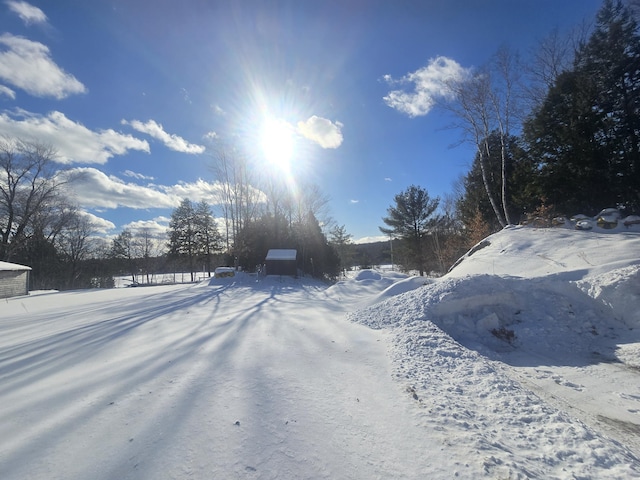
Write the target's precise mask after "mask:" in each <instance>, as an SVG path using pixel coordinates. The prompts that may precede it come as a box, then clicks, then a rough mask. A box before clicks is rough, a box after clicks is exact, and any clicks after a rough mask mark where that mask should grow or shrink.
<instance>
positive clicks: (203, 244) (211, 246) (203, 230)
mask: <svg viewBox="0 0 640 480" xmlns="http://www.w3.org/2000/svg"><path fill="white" fill-rule="evenodd" d="M194 220H195V241H196V249H197V252H198V254H199V256H200V257H202V259H203V260H204V265H205V267H206V270H207V273H208V275H209V276H211V259H212V256H213V255H214V254H215V253H216V252H219V251H221V250H222V236H221V235H220V233H219V232H218V227H217V225H216V222H215V218H214V217H213V213H212V212H211V207H210V206H209V204H207V202H204V201H202V202H200V203H198V205H196V208H195V212H194Z"/></svg>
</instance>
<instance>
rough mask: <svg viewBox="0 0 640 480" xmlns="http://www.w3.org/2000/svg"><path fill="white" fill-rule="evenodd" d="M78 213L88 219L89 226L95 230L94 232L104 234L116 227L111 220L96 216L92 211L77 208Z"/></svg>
mask: <svg viewBox="0 0 640 480" xmlns="http://www.w3.org/2000/svg"><path fill="white" fill-rule="evenodd" d="M78 213H79V214H80V215H81V216H83V217H85V218H86V219H87V220H88V221H89V223H90V224H91V227H92V228H93V229H94V230H95V233H96V234H98V235H105V234H106V233H108V232H109V231H111V230H114V229H115V228H116V226H115V225H114V224H113V222H110V221H109V220H107V219H104V218H101V217H98V216H96V215H94V214H93V213H89V212H85V211H84V210H79V211H78Z"/></svg>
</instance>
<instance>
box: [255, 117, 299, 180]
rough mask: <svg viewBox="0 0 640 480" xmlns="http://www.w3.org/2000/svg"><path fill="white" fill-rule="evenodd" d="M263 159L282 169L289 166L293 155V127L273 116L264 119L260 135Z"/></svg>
mask: <svg viewBox="0 0 640 480" xmlns="http://www.w3.org/2000/svg"><path fill="white" fill-rule="evenodd" d="M260 140H261V146H262V152H263V154H264V156H265V159H266V160H267V161H268V162H269V163H271V164H273V165H276V166H278V167H279V168H281V169H283V170H287V169H288V168H289V163H290V161H291V156H292V155H293V128H292V127H291V125H289V124H288V123H287V122H285V121H283V120H278V119H275V118H269V119H266V120H265V121H264V124H263V125H262V131H261V135H260Z"/></svg>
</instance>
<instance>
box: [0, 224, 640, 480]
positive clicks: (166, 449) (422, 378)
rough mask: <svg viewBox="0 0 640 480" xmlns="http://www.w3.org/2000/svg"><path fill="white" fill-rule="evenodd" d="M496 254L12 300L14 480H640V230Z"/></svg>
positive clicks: (509, 232) (7, 421)
mask: <svg viewBox="0 0 640 480" xmlns="http://www.w3.org/2000/svg"><path fill="white" fill-rule="evenodd" d="M634 228H638V227H634ZM483 246H484V248H481V249H476V250H475V251H474V252H473V253H472V254H470V255H467V256H465V257H464V258H463V259H462V261H461V262H460V263H459V264H458V265H457V266H456V267H455V268H454V269H453V270H452V271H451V272H450V273H449V274H448V275H446V276H445V277H443V278H441V279H437V280H434V279H429V280H427V279H424V278H416V277H406V276H404V275H401V274H398V273H394V272H377V271H371V270H364V271H360V272H357V274H355V275H354V276H353V277H352V278H350V279H349V280H346V281H343V282H339V283H337V284H335V285H333V286H331V287H327V286H326V285H323V284H320V283H315V282H313V281H310V280H305V279H298V280H294V279H288V278H279V277H267V278H266V279H260V280H258V279H257V278H256V277H254V276H250V275H244V274H242V275H238V276H236V277H234V278H226V279H217V280H216V279H214V280H210V281H204V282H202V283H199V284H197V285H173V286H157V287H140V288H122V289H113V290H103V291H97V290H94V291H77V292H66V293H48V294H41V295H33V296H29V297H17V298H12V299H8V300H2V301H1V302H2V307H1V309H0V405H1V406H2V408H1V409H0V477H1V478H2V479H27V478H29V479H65V480H66V479H87V478H91V479H114V478H117V479H126V478H131V479H169V478H171V479H183V478H185V479H186V478H194V479H218V478H219V479H233V478H243V479H244V478H247V479H252V478H258V479H318V478H328V479H371V478H381V479H388V478H394V479H396V478H398V479H424V478H429V479H449V478H469V479H472V478H492V479H494V478H495V479H509V478H510V479H516V478H545V479H554V478H557V479H564V478H581V479H601V478H620V479H626V478H640V232H639V231H638V230H636V231H627V230H619V231H615V232H604V231H599V230H598V229H594V230H592V231H575V230H572V229H568V228H559V229H534V228H522V227H517V228H507V229H505V230H503V231H501V232H499V233H497V234H495V235H492V236H491V237H489V238H488V239H487V241H486V242H485V243H484V244H483ZM492 332H493V333H492Z"/></svg>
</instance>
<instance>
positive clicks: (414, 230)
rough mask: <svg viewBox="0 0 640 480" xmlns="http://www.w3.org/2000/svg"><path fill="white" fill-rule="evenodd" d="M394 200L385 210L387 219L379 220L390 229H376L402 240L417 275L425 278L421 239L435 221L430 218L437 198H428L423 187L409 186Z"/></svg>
mask: <svg viewBox="0 0 640 480" xmlns="http://www.w3.org/2000/svg"><path fill="white" fill-rule="evenodd" d="M394 201H395V205H392V206H390V207H389V208H388V209H387V213H388V216H387V217H384V218H383V219H382V221H383V222H384V223H385V224H387V225H388V226H389V228H385V227H379V228H380V231H381V232H382V233H384V234H386V235H392V236H394V237H396V238H400V239H403V240H405V242H406V245H407V248H408V249H409V251H410V253H411V258H412V263H413V266H415V268H416V269H417V270H419V271H420V275H424V269H425V257H424V245H423V237H424V236H425V234H427V233H428V231H429V229H431V228H433V226H434V225H435V223H436V222H437V218H434V216H433V215H434V212H435V211H436V209H437V208H438V204H439V202H440V199H439V198H438V197H436V198H434V199H431V198H430V197H429V193H428V192H427V191H426V190H425V189H424V188H420V187H417V186H415V185H411V186H410V187H409V188H407V189H406V190H405V191H404V192H402V193H399V194H397V195H396V196H395V197H394Z"/></svg>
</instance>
